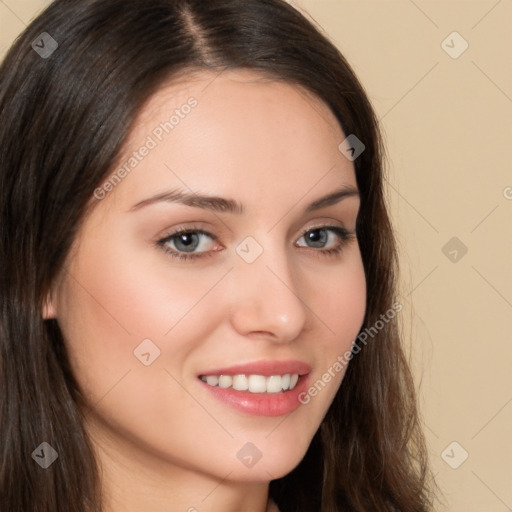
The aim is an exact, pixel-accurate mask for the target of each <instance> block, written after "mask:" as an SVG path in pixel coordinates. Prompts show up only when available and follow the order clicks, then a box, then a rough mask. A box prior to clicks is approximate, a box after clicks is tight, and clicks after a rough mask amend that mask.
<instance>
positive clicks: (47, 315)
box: [42, 291, 57, 320]
mask: <svg viewBox="0 0 512 512" xmlns="http://www.w3.org/2000/svg"><path fill="white" fill-rule="evenodd" d="M42 314H43V319H44V320H50V319H51V318H57V308H56V307H55V302H54V300H53V299H52V293H51V291H49V292H48V293H47V294H46V299H45V301H44V304H43V311H42Z"/></svg>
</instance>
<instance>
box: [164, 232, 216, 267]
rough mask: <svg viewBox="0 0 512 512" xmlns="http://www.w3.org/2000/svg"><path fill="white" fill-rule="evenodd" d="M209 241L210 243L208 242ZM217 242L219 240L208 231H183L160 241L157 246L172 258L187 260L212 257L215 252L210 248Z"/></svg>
mask: <svg viewBox="0 0 512 512" xmlns="http://www.w3.org/2000/svg"><path fill="white" fill-rule="evenodd" d="M208 239H209V240H210V242H208ZM216 240H217V238H216V237H215V236H214V235H212V234H210V233H207V232H206V231H202V230H199V229H182V230H178V231H175V232H174V233H171V234H170V235H169V236H167V237H165V238H163V239H162V240H159V241H158V242H157V245H158V246H160V247H162V248H163V250H164V251H165V252H166V253H168V254H170V255H171V256H172V257H174V258H179V259H182V260H186V259H190V258H202V257H205V256H211V255H212V254H213V252H215V251H213V250H211V249H210V248H209V246H211V241H216Z"/></svg>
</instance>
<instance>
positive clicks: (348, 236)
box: [298, 226, 356, 255]
mask: <svg viewBox="0 0 512 512" xmlns="http://www.w3.org/2000/svg"><path fill="white" fill-rule="evenodd" d="M302 238H304V239H305V241H306V244H305V245H302V244H298V246H299V247H308V248H311V249H322V250H320V251H316V252H319V253H320V254H322V255H335V254H338V253H340V252H341V250H342V249H343V247H344V246H345V244H346V243H347V242H349V241H351V240H355V238H356V235H355V233H353V232H351V231H348V230H346V229H345V228H342V227H340V226H321V227H316V228H310V229H308V230H307V231H305V232H304V233H303V234H302V236H301V238H300V239H302ZM336 240H338V242H336ZM333 243H334V246H333V247H329V245H332V244H333ZM325 246H328V247H327V248H325Z"/></svg>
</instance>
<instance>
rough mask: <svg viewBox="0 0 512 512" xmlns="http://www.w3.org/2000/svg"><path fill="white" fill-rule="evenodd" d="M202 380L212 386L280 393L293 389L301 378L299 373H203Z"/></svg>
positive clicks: (253, 391)
mask: <svg viewBox="0 0 512 512" xmlns="http://www.w3.org/2000/svg"><path fill="white" fill-rule="evenodd" d="M201 380H202V381H204V382H206V383H207V384H209V385H210V386H218V387H220V388H230V387H232V388H233V389H236V390H237V391H249V392H251V393H279V392H281V391H286V390H288V389H293V388H294V387H295V385H296V384H297V381H298V380H299V375H298V374H297V373H293V374H289V373H286V374H285V375H271V376H270V377H265V376H264V375H203V376H201Z"/></svg>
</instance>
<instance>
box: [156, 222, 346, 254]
mask: <svg viewBox="0 0 512 512" xmlns="http://www.w3.org/2000/svg"><path fill="white" fill-rule="evenodd" d="M302 238H304V239H305V241H306V245H302V244H298V245H297V246H298V247H305V248H308V249H318V250H315V251H314V252H315V253H317V255H318V256H334V255H337V254H339V253H340V252H341V251H342V249H343V248H344V246H345V244H346V243H348V242H349V241H351V240H355V239H356V235H355V233H353V232H351V231H348V230H346V229H345V228H342V227H339V226H321V227H316V228H310V229H308V230H307V231H304V232H303V233H302V236H301V237H300V239H302ZM208 239H209V240H210V244H211V242H212V241H213V242H216V241H217V237H216V236H215V235H212V234H211V233H207V232H206V231H202V230H200V229H194V228H189V229H180V230H178V231H175V232H174V233H171V234H170V235H169V236H167V237H165V238H163V239H162V240H159V241H158V242H157V246H159V247H161V248H162V249H163V250H164V251H165V252H166V253H167V254H169V255H170V256H171V257H173V258H178V259H180V260H190V259H199V258H206V257H209V256H213V255H214V254H215V252H217V251H216V250H208V245H209V243H208ZM300 239H299V240H300ZM336 240H337V242H336ZM333 243H334V246H333V247H330V248H325V246H326V245H327V246H329V245H332V244H333ZM205 246H206V247H205Z"/></svg>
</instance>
